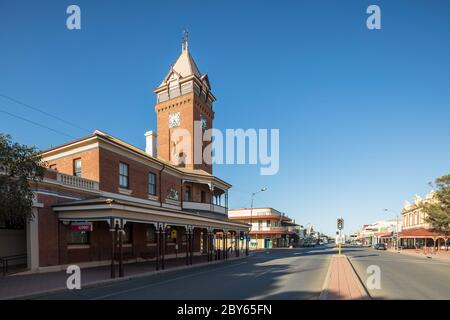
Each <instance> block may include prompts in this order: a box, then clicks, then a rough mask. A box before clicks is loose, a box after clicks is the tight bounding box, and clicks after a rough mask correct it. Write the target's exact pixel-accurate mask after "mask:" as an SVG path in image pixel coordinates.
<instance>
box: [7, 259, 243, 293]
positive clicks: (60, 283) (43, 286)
mask: <svg viewBox="0 0 450 320" xmlns="http://www.w3.org/2000/svg"><path fill="white" fill-rule="evenodd" d="M245 257H246V256H245V255H243V256H240V257H237V258H236V257H230V258H229V259H227V260H215V261H211V262H208V261H207V257H206V255H202V256H194V257H193V261H192V265H186V259H185V258H178V259H169V260H166V261H165V270H159V271H156V268H155V262H154V261H148V262H138V263H130V264H125V266H124V269H125V276H124V277H123V278H118V277H116V278H115V279H111V278H110V267H109V266H103V267H94V268H82V269H81V288H84V287H88V286H94V285H100V284H104V283H109V282H113V281H123V280H126V279H131V278H136V277H142V276H149V275H154V274H158V273H163V272H169V271H176V270H180V269H186V268H194V267H198V266H204V265H213V264H216V263H220V262H224V261H232V260H235V259H243V258H245ZM117 274H118V271H116V276H117ZM68 276H69V275H68V274H67V273H66V272H65V271H57V272H46V273H34V274H26V275H10V276H7V277H4V278H2V277H0V300H1V299H14V298H20V297H27V296H32V295H39V294H44V293H49V292H53V291H59V290H67V287H66V281H67V278H68Z"/></svg>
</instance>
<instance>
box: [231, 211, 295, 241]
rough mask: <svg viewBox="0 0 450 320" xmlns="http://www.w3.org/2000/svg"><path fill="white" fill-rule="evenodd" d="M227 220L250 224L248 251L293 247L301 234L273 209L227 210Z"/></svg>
mask: <svg viewBox="0 0 450 320" xmlns="http://www.w3.org/2000/svg"><path fill="white" fill-rule="evenodd" d="M228 218H229V219H230V220H234V221H239V222H243V223H247V224H250V225H251V227H250V249H264V248H283V247H289V246H290V245H295V244H297V243H298V240H299V238H300V236H299V233H303V232H302V229H301V228H300V226H299V225H297V224H296V223H295V222H294V221H293V220H292V219H291V218H289V217H287V216H285V215H284V214H283V213H281V212H280V211H278V210H275V209H273V208H253V209H250V208H240V209H229V210H228Z"/></svg>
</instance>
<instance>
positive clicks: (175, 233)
mask: <svg viewBox="0 0 450 320" xmlns="http://www.w3.org/2000/svg"><path fill="white" fill-rule="evenodd" d="M170 237H171V238H172V239H176V237H177V230H175V229H174V230H172V231H171V232H170Z"/></svg>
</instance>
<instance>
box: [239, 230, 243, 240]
mask: <svg viewBox="0 0 450 320" xmlns="http://www.w3.org/2000/svg"><path fill="white" fill-rule="evenodd" d="M239 239H240V240H241V241H243V240H244V231H241V232H240V233H239Z"/></svg>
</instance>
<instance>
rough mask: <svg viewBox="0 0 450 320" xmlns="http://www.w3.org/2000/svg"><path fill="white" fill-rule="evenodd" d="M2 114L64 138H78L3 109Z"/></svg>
mask: <svg viewBox="0 0 450 320" xmlns="http://www.w3.org/2000/svg"><path fill="white" fill-rule="evenodd" d="M0 112H2V113H5V114H7V115H9V116H11V117H14V118H17V119H20V120H22V121H26V122H29V123H31V124H34V125H35V126H38V127H41V128H44V129H47V130H50V131H53V132H55V133H58V134H61V135H63V136H66V137H69V138H72V139H76V137H74V136H72V135H70V134H67V133H64V132H62V131H59V130H56V129H53V128H50V127H47V126H46V125H43V124H40V123H38V122H35V121H33V120H29V119H26V118H24V117H21V116H18V115H16V114H13V113H10V112H8V111H5V110H1V109H0Z"/></svg>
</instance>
